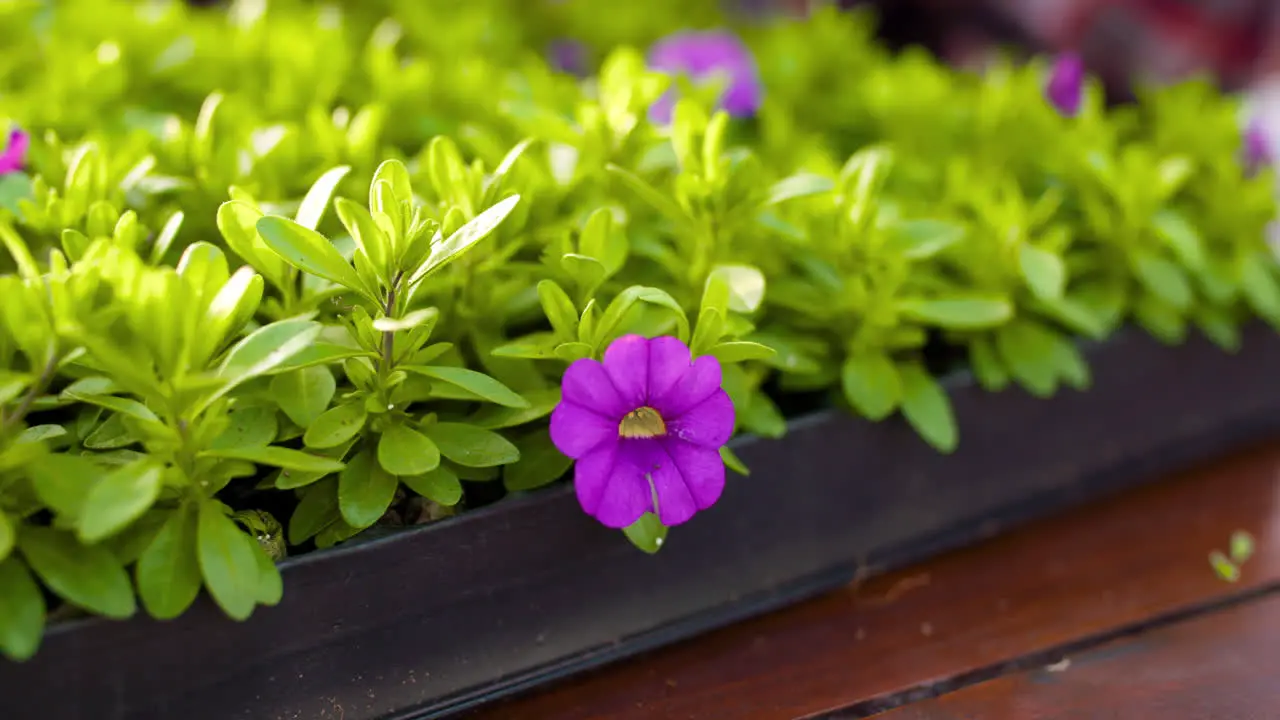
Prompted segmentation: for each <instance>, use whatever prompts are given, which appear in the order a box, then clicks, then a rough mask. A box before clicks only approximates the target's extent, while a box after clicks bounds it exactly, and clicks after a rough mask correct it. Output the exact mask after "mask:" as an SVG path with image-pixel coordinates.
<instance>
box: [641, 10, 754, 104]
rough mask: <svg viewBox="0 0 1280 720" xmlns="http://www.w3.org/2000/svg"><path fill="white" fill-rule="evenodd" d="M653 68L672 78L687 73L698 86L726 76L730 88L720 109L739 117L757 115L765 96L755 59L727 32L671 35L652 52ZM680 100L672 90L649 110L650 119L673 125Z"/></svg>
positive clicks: (722, 97)
mask: <svg viewBox="0 0 1280 720" xmlns="http://www.w3.org/2000/svg"><path fill="white" fill-rule="evenodd" d="M649 67H650V68H652V69H654V70H657V71H659V72H663V73H667V74H670V75H675V74H681V73H683V74H685V75H688V76H689V78H690V79H691V80H693V81H694V82H695V83H696V82H699V81H703V82H705V81H708V80H712V79H713V78H715V77H717V76H722V77H723V78H724V80H725V81H726V82H727V83H728V84H727V85H726V89H725V91H724V94H723V95H721V97H720V103H719V106H720V109H722V110H724V111H725V112H728V113H729V114H730V115H733V116H735V117H747V116H750V115H752V114H754V113H755V111H756V110H757V109H758V108H759V107H760V101H761V97H762V96H763V95H764V88H763V87H762V85H761V83H760V74H759V71H758V70H757V69H756V61H755V58H754V57H752V55H751V52H750V51H749V50H747V48H746V46H744V45H743V44H742V41H740V40H739V39H738V37H737V36H736V35H734V34H732V33H730V32H726V31H721V30H710V31H705V32H694V31H686V32H679V33H675V34H673V35H668V36H667V37H666V38H664V39H662V40H660V41H658V43H657V44H655V45H654V46H653V47H652V48H651V49H650V50H649ZM676 99H677V98H676V92H675V90H674V89H673V90H669V91H668V92H667V93H666V94H665V95H663V96H662V97H661V98H659V99H658V101H657V102H656V103H654V104H653V107H651V108H649V118H650V119H651V120H652V121H653V122H655V123H659V124H664V125H665V124H666V123H669V122H671V111H672V109H673V108H674V107H675V103H676Z"/></svg>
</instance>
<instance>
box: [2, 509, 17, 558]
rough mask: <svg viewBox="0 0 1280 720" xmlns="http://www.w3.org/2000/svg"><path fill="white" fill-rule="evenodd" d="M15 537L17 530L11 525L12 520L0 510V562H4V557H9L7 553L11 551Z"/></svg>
mask: <svg viewBox="0 0 1280 720" xmlns="http://www.w3.org/2000/svg"><path fill="white" fill-rule="evenodd" d="M17 538H18V531H17V528H15V527H14V526H13V520H11V519H10V518H9V516H8V515H6V514H5V513H4V511H2V510H0V562H4V560H5V558H7V557H9V553H11V552H13V546H14V544H15V542H16V541H17Z"/></svg>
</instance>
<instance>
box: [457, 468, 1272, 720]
mask: <svg viewBox="0 0 1280 720" xmlns="http://www.w3.org/2000/svg"><path fill="white" fill-rule="evenodd" d="M1277 489H1280V445H1275V446H1271V447H1268V448H1263V449H1260V450H1257V451H1255V452H1252V453H1247V454H1243V455H1240V456H1237V457H1235V458H1233V459H1230V460H1227V461H1224V462H1221V463H1218V464H1216V465H1213V466H1210V467H1205V468H1201V469H1199V470H1197V471H1193V472H1188V473H1184V474H1183V475H1181V476H1178V477H1176V478H1171V479H1170V480H1169V481H1166V482H1163V483H1158V484H1156V485H1153V486H1148V487H1146V488H1144V489H1141V490H1139V491H1136V492H1132V493H1127V494H1125V495H1124V496H1122V497H1119V498H1116V499H1114V500H1111V501H1108V502H1105V503H1101V504H1097V505H1094V506H1093V507H1090V508H1085V509H1083V510H1080V511H1077V512H1074V513H1070V514H1067V515H1064V516H1061V517H1058V518H1055V519H1051V520H1048V521H1044V522H1041V523H1037V524H1035V525H1033V526H1031V527H1027V528H1023V529H1021V530H1018V531H1015V532H1012V533H1009V534H1007V535H1005V536H1002V537H999V538H996V539H994V540H993V541H990V542H988V543H985V544H983V545H981V546H977V547H973V548H970V549H967V550H964V551H961V552H957V553H953V554H950V555H947V556H943V557H941V558H938V559H936V560H934V561H932V562H929V563H925V564H922V565H920V566H917V567H914V568H910V569H908V570H906V571H903V572H897V573H892V574H889V575H886V576H883V577H880V578H876V579H873V580H871V581H869V582H867V583H863V584H855V586H852V587H850V588H848V589H846V590H844V591H840V592H837V593H833V594H831V595H828V596H825V597H822V598H819V599H816V600H814V601H811V602H808V603H805V604H803V605H799V606H797V607H794V608H790V609H788V610H784V611H781V612H777V613H773V614H771V615H768V616H765V617H762V618H759V619H757V620H754V621H751V622H747V623H742V624H740V625H736V626H734V627H730V628H727V629H725V630H722V631H719V632H715V633H712V634H710V635H708V636H706V637H703V638H700V639H697V640H694V641H691V642H687V643H683V644H681V645H677V646H674V647H671V648H667V649H665V650H661V651H658V652H655V653H652V654H650V655H648V656H645V657H642V658H639V659H637V660H634V661H631V662H628V663H624V664H621V665H618V666H616V667H612V668H606V669H605V670H603V671H600V672H597V673H595V674H592V675H589V676H586V677H583V678H580V679H578V680H575V681H570V682H568V683H566V684H563V685H561V686H559V687H556V688H553V689H551V690H549V691H544V692H542V693H541V694H538V695H534V696H531V697H527V698H523V699H517V700H514V701H509V702H506V703H501V704H499V705H497V706H494V707H491V708H488V709H482V710H480V711H477V712H475V713H474V714H472V715H470V717H475V718H495V719H501V720H521V719H523V718H527V719H529V720H543V719H545V718H557V720H576V719H579V718H605V717H607V718H611V719H612V720H627V719H629V718H635V719H637V720H660V719H661V718H681V719H687V718H713V719H716V720H719V719H721V718H727V717H734V718H741V719H743V720H754V719H756V718H759V719H761V720H763V719H766V718H767V719H769V720H772V719H774V718H792V717H800V716H804V715H807V714H812V713H819V712H823V711H830V710H833V709H837V708H842V707H847V706H850V705H853V704H856V703H860V702H864V703H865V702H866V701H869V700H872V699H875V698H881V697H884V696H889V695H892V694H895V693H899V692H902V691H904V690H907V689H910V688H914V687H918V686H921V685H925V684H929V683H932V682H935V681H939V680H944V679H947V678H952V677H955V676H957V675H961V674H963V673H966V672H972V671H974V670H976V669H979V668H983V667H987V666H991V665H995V664H999V663H1003V662H1008V661H1009V660H1011V659H1013V658H1017V657H1020V656H1023V655H1027V654H1029V653H1033V652H1037V651H1041V650H1045V649H1048V648H1052V647H1055V646H1057V645H1061V644H1064V643H1067V642H1070V641H1072V640H1075V639H1078V638H1081V637H1085V636H1089V635H1094V634H1098V633H1105V632H1107V631H1109V630H1113V629H1114V628H1117V627H1122V626H1125V625H1130V624H1133V623H1135V622H1139V621H1142V620H1143V619H1145V618H1150V617H1152V616H1155V615H1159V614H1162V613H1169V612H1173V611H1178V610H1182V609H1185V608H1187V607H1190V606H1195V605H1197V604H1200V603H1205V602H1209V601H1213V600H1215V599H1220V598H1223V597H1226V596H1229V595H1232V594H1234V593H1238V592H1242V591H1247V590H1248V589H1250V588H1254V589H1256V588H1258V587H1260V586H1265V585H1268V584H1274V583H1277V582H1280V506H1278V505H1277V503H1276V502H1275V500H1274V496H1275V495H1276V491H1277ZM1238 529H1244V530H1248V531H1249V532H1251V533H1253V535H1254V536H1255V538H1256V539H1257V549H1256V553H1255V555H1254V557H1253V559H1252V560H1250V562H1249V563H1248V565H1247V566H1246V567H1245V568H1244V572H1243V575H1242V578H1241V580H1240V582H1239V583H1238V584H1236V585H1230V584H1228V583H1225V582H1224V581H1222V580H1221V579H1219V578H1218V577H1217V576H1216V575H1215V574H1214V573H1213V572H1212V571H1211V569H1210V567H1209V564H1208V560H1207V556H1208V553H1209V552H1210V551H1211V550H1212V549H1214V548H1222V549H1224V550H1225V549H1226V545H1227V542H1228V540H1229V538H1230V535H1231V533H1232V532H1233V531H1235V530H1238Z"/></svg>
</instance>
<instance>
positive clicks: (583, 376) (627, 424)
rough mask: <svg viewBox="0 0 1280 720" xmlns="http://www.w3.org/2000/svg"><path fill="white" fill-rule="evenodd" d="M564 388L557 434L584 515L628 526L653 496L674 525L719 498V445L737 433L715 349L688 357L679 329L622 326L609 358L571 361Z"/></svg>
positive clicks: (554, 420) (555, 416) (648, 508)
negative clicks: (672, 333) (664, 332)
mask: <svg viewBox="0 0 1280 720" xmlns="http://www.w3.org/2000/svg"><path fill="white" fill-rule="evenodd" d="M561 392H562V399H561V401H560V404H559V405H558V406H556V409H555V411H554V412H552V413H551V440H552V442H554V443H555V445H556V447H557V448H559V450H560V452H562V453H564V454H565V455H568V456H569V457H571V458H573V459H574V460H576V461H577V462H576V463H575V466H574V487H575V489H576V490H577V493H578V502H579V503H580V504H581V505H582V509H583V510H584V511H586V513H587V514H588V515H591V516H592V517H594V518H596V519H597V520H599V521H600V522H601V523H603V524H604V525H605V526H607V527H611V528H624V527H627V526H629V525H631V524H632V523H634V522H635V521H637V520H639V519H640V517H641V516H642V515H644V514H645V513H646V512H655V508H654V503H655V501H656V503H657V508H656V512H657V514H658V519H659V520H661V521H662V524H663V525H666V526H667V527H671V526H672V525H679V524H680V523H683V522H685V521H687V520H688V519H689V518H691V517H693V515H694V513H696V512H697V511H699V510H705V509H707V508H709V507H711V506H712V505H714V504H715V502H716V500H718V499H719V498H720V493H721V491H723V490H724V462H723V461H722V460H721V459H720V452H719V450H720V446H722V445H724V444H725V443H726V442H727V441H728V440H729V436H730V435H732V434H733V423H734V409H733V402H732V401H731V400H729V395H728V394H727V393H725V391H724V390H723V389H721V387H720V363H719V361H717V360H716V359H715V358H714V357H712V356H710V355H704V356H702V357H700V358H698V359H697V360H692V359H691V354H690V352H689V348H688V347H687V346H685V344H684V343H683V342H680V340H678V339H676V338H674V337H659V338H654V339H652V340H649V339H647V338H644V337H641V336H639V335H626V336H623V337H620V338H618V339H617V340H615V341H613V343H612V344H611V345H610V346H609V349H608V350H606V351H605V354H604V362H603V363H600V362H596V361H595V360H592V359H590V358H587V359H583V360H578V361H576V362H574V363H573V364H572V365H570V366H569V369H568V370H567V371H565V374H564V380H563V381H562V383H561Z"/></svg>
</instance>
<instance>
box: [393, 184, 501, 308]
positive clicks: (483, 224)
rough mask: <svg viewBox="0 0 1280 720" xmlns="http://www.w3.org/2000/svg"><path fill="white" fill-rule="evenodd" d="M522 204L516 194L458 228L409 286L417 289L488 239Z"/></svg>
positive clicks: (434, 247) (433, 251) (439, 245)
mask: <svg viewBox="0 0 1280 720" xmlns="http://www.w3.org/2000/svg"><path fill="white" fill-rule="evenodd" d="M519 203H520V196H519V195H512V196H511V197H509V198H507V199H505V200H503V201H501V202H499V203H498V204H496V205H494V206H493V207H491V208H489V209H488V210H485V211H484V212H482V213H480V214H479V215H477V216H475V218H474V219H472V220H471V222H469V223H467V224H466V225H463V226H462V227H460V228H458V231H457V232H455V233H453V234H452V235H450V236H449V237H448V239H446V240H445V241H443V242H439V243H436V244H434V245H432V247H431V254H430V255H428V256H427V259H426V261H424V262H423V263H422V265H421V266H420V267H419V268H418V269H417V270H416V271H414V273H413V275H412V276H410V278H409V287H414V286H415V285H417V284H418V283H419V282H421V281H422V280H423V279H424V278H425V277H427V276H428V275H430V274H431V273H433V272H435V271H437V270H439V269H440V268H442V267H444V266H445V265H446V264H448V263H450V262H452V261H453V260H455V259H457V258H458V257H460V256H461V255H462V254H463V253H464V252H466V251H467V250H470V249H471V248H472V247H473V246H474V245H475V244H476V243H478V242H480V241H481V240H483V239H485V238H486V237H488V236H489V234H490V233H492V232H493V231H494V230H496V229H497V228H498V226H499V225H501V224H502V221H503V220H506V219H507V216H508V215H510V214H511V211H512V210H515V208H516V205H517V204H519Z"/></svg>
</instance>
